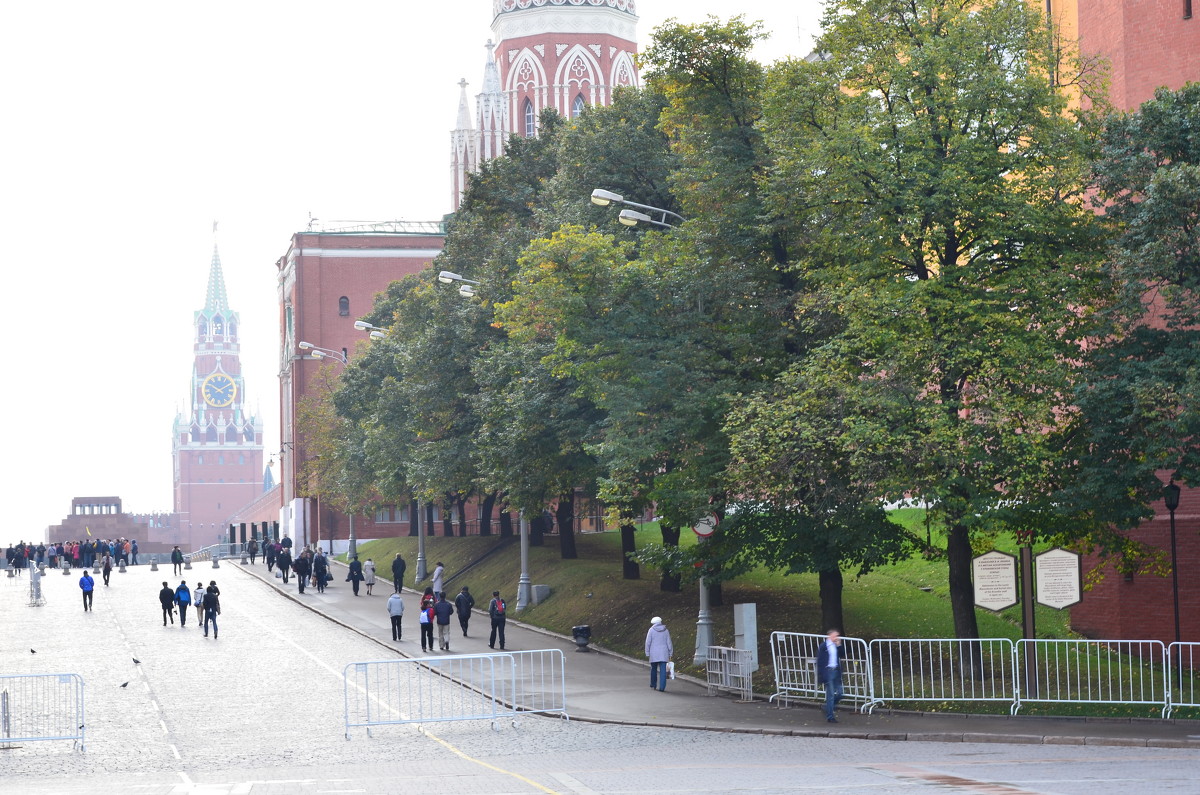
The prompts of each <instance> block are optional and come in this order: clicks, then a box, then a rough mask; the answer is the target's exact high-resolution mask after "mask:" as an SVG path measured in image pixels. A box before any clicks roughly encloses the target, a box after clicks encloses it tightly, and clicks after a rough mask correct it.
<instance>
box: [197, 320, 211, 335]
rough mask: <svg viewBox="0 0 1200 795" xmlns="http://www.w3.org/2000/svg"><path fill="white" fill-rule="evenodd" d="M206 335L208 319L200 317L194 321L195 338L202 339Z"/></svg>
mask: <svg viewBox="0 0 1200 795" xmlns="http://www.w3.org/2000/svg"><path fill="white" fill-rule="evenodd" d="M207 336H208V321H207V320H205V319H204V318H200V320H199V321H198V322H197V323H196V338H197V339H204V338H205V337H207Z"/></svg>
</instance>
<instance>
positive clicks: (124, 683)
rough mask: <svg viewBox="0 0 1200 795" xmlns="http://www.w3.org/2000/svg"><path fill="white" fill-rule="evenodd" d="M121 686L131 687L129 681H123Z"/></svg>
mask: <svg viewBox="0 0 1200 795" xmlns="http://www.w3.org/2000/svg"><path fill="white" fill-rule="evenodd" d="M121 687H129V683H128V682H122V683H121Z"/></svg>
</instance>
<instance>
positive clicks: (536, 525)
mask: <svg viewBox="0 0 1200 795" xmlns="http://www.w3.org/2000/svg"><path fill="white" fill-rule="evenodd" d="M545 531H546V523H545V522H544V521H542V515H541V514H540V513H539V514H538V515H537V516H535V517H533V518H532V519H530V520H529V546H531V547H543V546H545V545H546V532H545Z"/></svg>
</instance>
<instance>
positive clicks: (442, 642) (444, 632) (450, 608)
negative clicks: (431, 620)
mask: <svg viewBox="0 0 1200 795" xmlns="http://www.w3.org/2000/svg"><path fill="white" fill-rule="evenodd" d="M433 614H434V615H435V616H437V628H438V648H439V649H441V650H442V651H450V616H452V615H454V605H452V604H450V603H449V602H447V601H446V595H445V594H441V595H439V596H438V599H437V602H436V603H435V604H434V606H433Z"/></svg>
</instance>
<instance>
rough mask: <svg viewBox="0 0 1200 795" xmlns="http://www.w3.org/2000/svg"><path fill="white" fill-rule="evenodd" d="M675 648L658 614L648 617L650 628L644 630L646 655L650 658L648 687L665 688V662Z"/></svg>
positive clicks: (653, 688) (660, 689)
mask: <svg viewBox="0 0 1200 795" xmlns="http://www.w3.org/2000/svg"><path fill="white" fill-rule="evenodd" d="M674 653H675V648H674V647H673V646H672V645H671V631H670V630H668V629H667V625H666V624H664V623H663V622H662V619H661V618H659V617H658V616H655V617H654V618H652V619H650V629H648V630H647V631H646V657H647V658H648V659H649V660H650V688H651V689H652V690H658V691H660V692H661V691H663V690H666V689H667V662H668V661H669V660H670V659H671V655H673V654H674Z"/></svg>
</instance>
